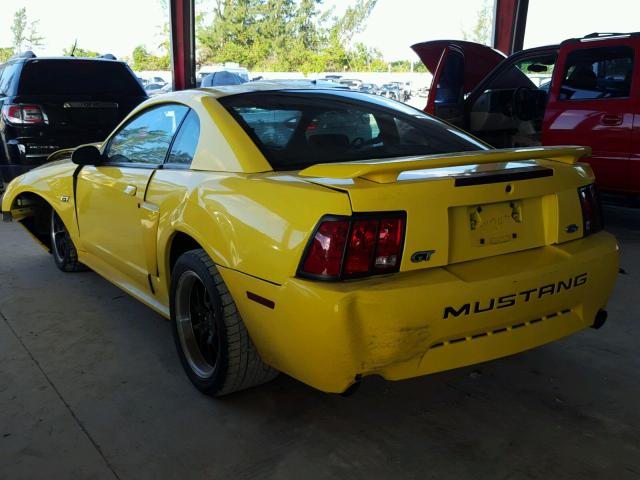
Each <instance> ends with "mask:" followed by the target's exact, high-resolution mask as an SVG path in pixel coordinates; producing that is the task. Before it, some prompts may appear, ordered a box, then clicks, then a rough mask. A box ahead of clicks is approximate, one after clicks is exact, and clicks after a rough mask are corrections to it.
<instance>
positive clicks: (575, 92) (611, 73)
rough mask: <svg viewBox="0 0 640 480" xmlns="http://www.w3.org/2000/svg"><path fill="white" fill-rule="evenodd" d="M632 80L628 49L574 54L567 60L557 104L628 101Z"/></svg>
mask: <svg viewBox="0 0 640 480" xmlns="http://www.w3.org/2000/svg"><path fill="white" fill-rule="evenodd" d="M632 76H633V49H632V48H631V47H626V46H619V47H598V48H588V49H581V50H574V51H573V52H570V53H569V55H568V56H567V63H566V65H565V69H564V74H563V76H562V84H561V86H560V100H593V99H600V98H623V97H628V96H629V93H630V91H631V78H632Z"/></svg>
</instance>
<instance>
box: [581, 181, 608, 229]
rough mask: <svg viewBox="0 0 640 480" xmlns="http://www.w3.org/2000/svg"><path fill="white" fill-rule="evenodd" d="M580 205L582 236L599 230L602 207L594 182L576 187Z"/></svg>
mask: <svg viewBox="0 0 640 480" xmlns="http://www.w3.org/2000/svg"><path fill="white" fill-rule="evenodd" d="M578 197H580V207H581V208H582V223H583V232H584V235H583V236H585V237H586V236H587V235H591V234H592V233H596V232H599V231H600V230H602V228H603V223H604V222H603V221H602V208H601V207H600V198H599V196H598V190H597V189H596V186H595V184H593V183H592V184H591V185H587V186H584V187H580V188H579V189H578Z"/></svg>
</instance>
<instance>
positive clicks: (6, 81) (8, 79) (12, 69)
mask: <svg viewBox="0 0 640 480" xmlns="http://www.w3.org/2000/svg"><path fill="white" fill-rule="evenodd" d="M19 66H20V64H19V63H17V62H13V63H7V64H5V65H3V70H2V77H0V95H11V94H12V92H10V91H9V90H11V88H12V84H13V79H14V78H15V77H16V74H17V73H18V67H19Z"/></svg>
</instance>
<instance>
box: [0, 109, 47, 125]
mask: <svg viewBox="0 0 640 480" xmlns="http://www.w3.org/2000/svg"><path fill="white" fill-rule="evenodd" d="M2 118H3V119H4V120H5V121H6V122H7V123H11V124H13V125H38V124H45V123H47V116H46V115H45V114H44V112H43V111H42V108H41V107H40V106H39V105H21V104H18V105H4V106H3V107H2Z"/></svg>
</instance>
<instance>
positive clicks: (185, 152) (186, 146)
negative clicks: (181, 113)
mask: <svg viewBox="0 0 640 480" xmlns="http://www.w3.org/2000/svg"><path fill="white" fill-rule="evenodd" d="M199 139H200V120H199V119H198V114H197V113H196V112H194V111H193V110H191V111H190V112H189V114H188V115H187V118H185V119H184V122H182V126H181V127H180V131H179V132H178V135H177V136H176V140H175V141H174V142H173V146H172V147H171V153H170V154H169V158H168V159H167V163H168V164H173V165H185V166H187V167H188V166H189V165H191V161H192V160H193V155H194V154H195V153H196V147H197V146H198V140H199Z"/></svg>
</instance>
